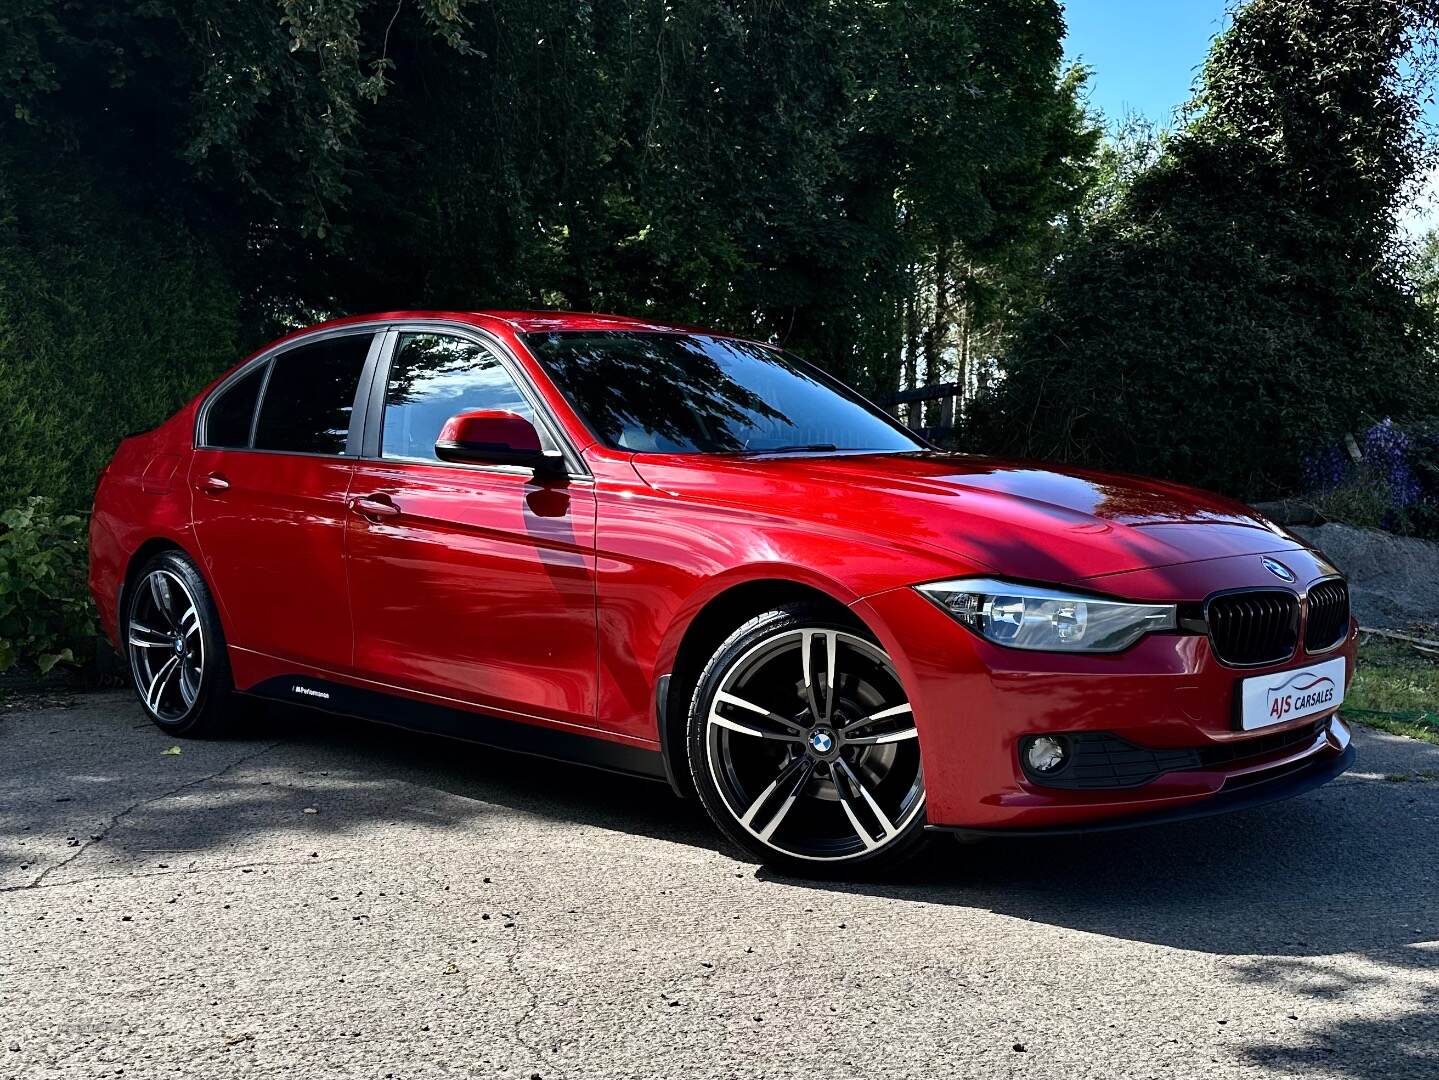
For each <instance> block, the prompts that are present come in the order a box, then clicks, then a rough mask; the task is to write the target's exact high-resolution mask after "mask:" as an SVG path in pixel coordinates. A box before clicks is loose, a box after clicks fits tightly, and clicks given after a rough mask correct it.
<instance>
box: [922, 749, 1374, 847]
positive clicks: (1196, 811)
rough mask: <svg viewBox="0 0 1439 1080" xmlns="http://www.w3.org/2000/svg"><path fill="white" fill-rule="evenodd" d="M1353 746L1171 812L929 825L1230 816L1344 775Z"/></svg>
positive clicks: (1049, 832) (979, 832)
mask: <svg viewBox="0 0 1439 1080" xmlns="http://www.w3.org/2000/svg"><path fill="white" fill-rule="evenodd" d="M1354 756H1355V755H1354V747H1353V745H1349V746H1346V747H1345V748H1344V750H1343V752H1341V753H1339V754H1337V755H1328V756H1325V757H1322V758H1317V759H1311V760H1309V761H1307V762H1304V763H1303V764H1301V765H1300V766H1299V767H1298V768H1296V769H1293V770H1289V771H1282V772H1277V773H1276V774H1275V775H1273V776H1268V777H1265V778H1264V779H1263V780H1261V781H1258V782H1256V783H1253V784H1249V785H1246V786H1243V787H1239V788H1236V789H1234V790H1232V791H1220V792H1219V794H1218V795H1211V796H1209V797H1208V798H1204V799H1200V800H1198V801H1187V802H1185V803H1183V804H1181V805H1180V806H1176V807H1174V808H1173V809H1170V810H1159V811H1155V812H1151V813H1147V814H1137V815H1135V816H1133V817H1122V818H1109V819H1106V820H1104V821H1099V822H1093V823H1090V824H1087V825H1061V826H1051V827H1049V828H1044V827H1040V828H1025V827H1023V826H1019V827H1014V828H1008V829H974V828H967V827H965V826H963V825H929V826H927V828H928V829H929V831H931V832H948V833H955V834H956V835H968V836H1072V835H1074V834H1076V833H1093V832H1115V831H1117V830H1120V829H1139V828H1144V827H1145V826H1148V825H1168V824H1171V823H1173V822H1176V821H1192V820H1194V819H1195V818H1203V817H1211V816H1213V815H1215V814H1230V813H1233V812H1235V811H1237V810H1248V809H1250V808H1252V807H1255V806H1263V805H1264V804H1266V803H1272V802H1279V801H1280V800H1282V799H1288V798H1292V797H1293V796H1295V795H1303V794H1304V793H1305V792H1306V791H1313V790H1314V789H1315V788H1317V787H1320V786H1322V785H1324V784H1327V783H1329V781H1331V780H1333V779H1334V778H1335V777H1336V776H1339V775H1340V774H1341V773H1344V772H1347V771H1348V770H1349V769H1350V768H1352V767H1353V765H1354Z"/></svg>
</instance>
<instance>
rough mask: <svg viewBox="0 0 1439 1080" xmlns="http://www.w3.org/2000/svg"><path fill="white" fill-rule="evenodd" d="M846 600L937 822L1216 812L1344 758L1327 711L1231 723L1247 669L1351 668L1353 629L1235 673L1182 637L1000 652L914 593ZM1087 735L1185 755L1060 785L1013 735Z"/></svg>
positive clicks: (1324, 774) (1067, 820)
mask: <svg viewBox="0 0 1439 1080" xmlns="http://www.w3.org/2000/svg"><path fill="white" fill-rule="evenodd" d="M854 610H855V612H856V614H858V615H859V616H860V618H862V619H863V620H864V621H865V622H866V624H867V625H869V626H870V627H871V628H872V629H874V631H875V633H876V634H877V635H878V636H879V637H880V639H881V642H882V643H883V644H884V646H885V648H886V650H887V651H888V652H889V654H890V656H891V658H892V659H893V660H894V663H895V666H896V668H897V669H898V671H899V675H900V678H901V680H902V681H903V683H904V685H905V688H906V690H907V692H908V693H909V696H910V701H911V704H912V705H913V707H914V716H915V726H916V729H917V731H918V736H919V744H920V753H921V755H922V760H923V762H924V777H925V798H926V814H927V816H928V819H929V822H930V824H931V826H933V827H936V828H941V829H947V830H950V831H956V832H971V833H979V834H986V833H1019V832H1024V833H1030V834H1043V833H1065V832H1079V831H1088V830H1095V829H1110V828H1128V827H1131V826H1132V825H1141V824H1149V823H1151V822H1156V821H1168V820H1177V819H1180V818H1184V817H1197V816H1202V815H1206V814H1213V813H1222V812H1225V811H1228V810H1237V809H1240V808H1243V807H1247V806H1253V805H1257V804H1258V803H1261V802H1267V801H1271V800H1273V799H1280V798H1285V797H1287V796H1289V795H1293V794H1297V793H1298V792H1300V791H1303V790H1308V789H1309V788H1312V787H1315V786H1317V785H1319V784H1322V783H1324V782H1325V781H1327V780H1329V779H1332V778H1333V777H1334V776H1337V775H1339V773H1341V772H1343V771H1344V770H1345V769H1347V768H1348V767H1349V763H1350V762H1351V761H1352V760H1353V753H1352V750H1351V748H1350V735H1349V729H1348V726H1347V725H1345V723H1344V722H1343V721H1342V720H1341V719H1339V718H1338V717H1337V716H1332V717H1327V718H1324V717H1321V718H1316V717H1314V716H1312V715H1311V716H1309V717H1305V718H1301V719H1299V720H1295V721H1290V722H1288V723H1285V724H1279V725H1275V726H1274V727H1271V728H1262V729H1259V730H1257V731H1242V730H1239V729H1238V726H1237V723H1236V703H1237V699H1238V696H1239V693H1240V683H1241V681H1242V680H1243V679H1244V678H1246V677H1251V676H1255V675H1266V674H1270V673H1271V672H1274V671H1285V670H1287V669H1290V668H1297V667H1303V666H1305V665H1307V664H1310V663H1314V662H1316V661H1317V660H1320V659H1325V660H1327V659H1333V658H1334V657H1336V656H1343V657H1345V658H1346V660H1347V665H1346V675H1347V677H1348V678H1350V679H1352V677H1353V672H1354V648H1355V635H1354V634H1353V633H1352V632H1351V634H1350V636H1349V638H1348V639H1347V640H1346V641H1345V642H1344V644H1343V645H1342V646H1340V648H1338V649H1337V650H1333V651H1330V652H1328V653H1326V654H1324V655H1323V656H1309V655H1305V654H1304V653H1303V652H1302V651H1301V652H1300V653H1299V654H1298V655H1296V656H1295V657H1294V658H1293V659H1292V660H1290V661H1288V662H1286V663H1284V664H1278V665H1274V666H1273V667H1271V668H1263V669H1235V668H1230V667H1226V666H1224V665H1222V664H1220V663H1219V662H1218V661H1217V660H1216V659H1215V658H1214V656H1213V655H1212V653H1211V652H1210V650H1209V642H1208V639H1207V638H1204V637H1202V636H1198V635H1193V634H1188V635H1186V634H1170V635H1158V634H1156V635H1151V636H1150V637H1148V638H1146V639H1144V640H1142V641H1140V642H1139V643H1137V644H1136V645H1135V646H1134V647H1133V648H1131V649H1129V650H1127V651H1125V652H1124V653H1120V654H1115V655H1058V654H1049V653H1025V652H1020V651H1017V650H1013V649H1005V648H1002V647H1000V646H996V645H992V644H990V643H989V642H986V641H983V640H982V639H980V638H978V637H976V636H975V635H974V634H972V633H970V632H969V631H968V630H966V629H964V628H963V627H962V626H960V625H959V624H958V623H957V622H955V621H954V620H953V619H952V618H950V617H949V616H948V615H946V614H945V613H944V612H942V611H941V610H940V609H939V608H938V607H937V606H936V605H934V604H932V603H930V602H929V601H928V600H925V599H924V598H923V597H921V596H920V595H919V594H918V593H916V592H915V591H914V590H912V589H896V590H893V591H890V592H885V593H880V594H877V595H875V596H871V597H868V598H866V599H864V600H862V601H859V602H857V603H856V604H855V605H854ZM1316 719H1319V720H1321V721H1323V722H1321V723H1319V724H1318V725H1317V726H1316ZM1306 729H1308V730H1306ZM1086 732H1093V733H1097V732H1104V733H1109V734H1112V735H1115V736H1118V737H1119V738H1121V739H1123V740H1125V741H1127V742H1128V743H1130V744H1133V746H1135V747H1141V748H1145V749H1148V750H1153V751H1157V752H1165V753H1164V754H1163V757H1164V759H1165V760H1166V761H1167V762H1172V761H1175V760H1179V761H1181V762H1183V763H1184V764H1182V766H1181V767H1178V768H1174V767H1171V768H1169V770H1168V771H1164V772H1161V773H1160V774H1159V775H1156V776H1154V777H1153V778H1152V779H1147V780H1145V781H1144V782H1141V783H1134V784H1131V785H1130V786H1123V787H1120V786H1114V787H1086V788H1084V789H1078V790H1076V789H1072V788H1069V789H1066V788H1059V787H1054V786H1046V785H1043V784H1040V783H1036V782H1033V781H1031V779H1030V778H1029V777H1027V776H1026V775H1025V773H1024V771H1023V769H1022V768H1021V765H1020V759H1019V745H1020V740H1021V739H1022V738H1023V737H1024V736H1026V735H1036V734H1045V733H1069V734H1073V733H1086ZM1171 751H1177V752H1179V753H1177V754H1172V753H1168V752H1171Z"/></svg>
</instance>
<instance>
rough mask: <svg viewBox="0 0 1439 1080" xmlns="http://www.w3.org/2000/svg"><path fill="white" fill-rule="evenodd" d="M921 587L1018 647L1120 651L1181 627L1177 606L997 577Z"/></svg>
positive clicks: (987, 633)
mask: <svg viewBox="0 0 1439 1080" xmlns="http://www.w3.org/2000/svg"><path fill="white" fill-rule="evenodd" d="M915 588H916V589H918V590H919V591H920V592H921V593H923V594H924V595H925V596H927V597H929V599H931V600H933V601H934V602H935V603H936V604H938V605H939V606H940V607H942V608H943V609H944V610H945V611H947V612H949V614H951V615H953V616H954V617H955V618H956V619H958V620H959V621H960V622H961V623H963V624H964V625H965V626H967V627H969V628H970V629H971V630H973V631H974V632H975V633H976V634H979V635H980V636H981V637H983V638H985V639H987V640H989V641H992V642H994V643H995V644H996V645H1008V646H1009V647H1010V648H1012V649H1037V650H1042V651H1045V652H1105V653H1107V652H1119V651H1120V650H1121V649H1127V648H1129V646H1131V645H1133V644H1134V643H1135V642H1136V641H1138V640H1139V639H1140V638H1141V637H1143V636H1144V635H1145V634H1149V633H1153V632H1154V631H1156V630H1174V629H1176V628H1177V627H1178V625H1179V611H1178V608H1177V607H1176V605H1174V604H1128V603H1125V602H1124V601H1122V600H1107V599H1105V598H1103V597H1097V596H1086V595H1085V594H1084V593H1071V592H1065V591H1063V590H1061V589H1047V588H1044V587H1043V586H1040V585H1016V584H1014V583H1012V582H1008V581H996V580H994V579H992V578H957V579H955V580H954V581H936V582H934V583H933V584H930V585H916V586H915Z"/></svg>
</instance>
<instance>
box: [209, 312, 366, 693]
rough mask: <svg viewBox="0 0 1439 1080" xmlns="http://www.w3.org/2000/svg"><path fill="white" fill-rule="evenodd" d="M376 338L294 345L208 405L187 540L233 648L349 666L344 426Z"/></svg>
mask: <svg viewBox="0 0 1439 1080" xmlns="http://www.w3.org/2000/svg"><path fill="white" fill-rule="evenodd" d="M374 336H375V335H374V333H373V332H372V331H369V330H366V331H363V332H360V333H341V334H337V335H327V336H325V337H323V338H321V339H320V340H317V341H312V342H307V341H303V340H302V341H301V342H300V343H298V344H297V345H295V346H293V347H290V348H287V349H285V350H284V351H282V352H279V353H277V354H275V355H274V356H273V357H271V358H270V359H268V360H266V361H264V362H261V363H258V364H256V365H253V366H252V367H251V368H249V369H246V370H245V371H243V372H242V373H241V374H240V375H239V376H238V377H237V378H235V379H233V380H232V381H231V382H230V383H228V384H227V385H225V386H222V387H221V388H220V389H219V390H218V391H217V393H216V395H215V397H214V398H212V399H211V400H210V401H209V402H208V403H207V405H206V410H205V414H204V416H203V417H202V420H201V431H202V433H201V438H200V448H199V449H198V450H197V451H196V452H195V455H194V457H193V459H192V462H191V467H190V483H191V487H192V488H193V491H194V494H193V504H192V505H193V515H194V522H195V535H196V540H197V544H198V547H199V551H200V556H201V558H202V560H203V562H204V566H205V573H206V575H207V577H208V580H209V581H210V583H211V584H212V585H213V586H214V592H215V594H216V597H217V600H218V602H219V603H220V605H221V614H222V619H223V622H224V627H225V634H226V638H227V643H228V644H229V645H230V646H231V648H234V649H244V650H249V651H251V652H256V653H261V654H263V655H266V656H271V657H277V658H279V659H282V660H286V661H293V662H297V663H299V664H303V665H310V666H314V667H321V668H326V669H332V670H334V669H345V668H347V667H348V666H349V664H350V656H351V651H352V648H353V644H354V642H353V636H352V631H351V625H350V613H349V595H348V590H347V588H346V581H345V558H344V541H345V533H344V529H345V520H346V514H347V510H346V498H347V496H348V494H349V488H350V477H351V473H352V471H353V469H354V462H355V454H354V453H350V452H349V451H350V450H351V449H353V450H354V451H355V452H358V439H356V440H355V441H354V444H353V447H352V445H351V438H350V418H351V417H352V416H353V415H354V410H355V405H356V399H357V397H358V394H359V387H360V383H361V374H362V372H363V369H364V366H365V362H366V357H367V354H368V352H369V350H370V348H371V343H372V341H373V339H374ZM257 401H258V406H259V408H258V415H256V403H257Z"/></svg>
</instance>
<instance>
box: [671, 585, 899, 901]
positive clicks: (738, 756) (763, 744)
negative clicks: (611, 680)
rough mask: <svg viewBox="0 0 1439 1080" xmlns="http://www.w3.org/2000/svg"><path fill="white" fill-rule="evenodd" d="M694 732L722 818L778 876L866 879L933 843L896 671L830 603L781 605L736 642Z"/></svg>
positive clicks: (695, 773) (702, 698)
mask: <svg viewBox="0 0 1439 1080" xmlns="http://www.w3.org/2000/svg"><path fill="white" fill-rule="evenodd" d="M688 736H689V737H688V749H689V767H690V774H691V777H692V778H693V780H694V785H695V788H696V790H697V791H698V793H699V796H700V801H701V802H702V803H703V804H704V807H705V809H706V810H707V811H708V812H709V815H710V817H711V818H713V819H714V821H715V824H716V825H718V826H719V828H720V829H721V830H722V831H723V832H724V833H725V835H726V836H728V837H729V838H730V839H731V840H733V841H734V842H735V843H736V844H738V845H739V846H740V847H742V848H744V849H745V850H746V851H748V852H749V853H751V854H752V855H753V856H755V858H757V859H758V860H759V861H761V862H764V863H766V864H768V865H770V866H772V867H774V868H776V869H780V870H783V871H785V872H787V873H793V874H797V875H804V876H824V877H842V876H864V875H867V874H869V873H872V872H875V871H878V870H880V869H892V868H893V867H895V866H896V865H898V864H899V863H900V862H903V861H906V860H908V859H909V858H912V857H913V856H914V855H915V854H916V853H917V852H918V851H919V850H920V848H921V847H922V845H923V843H924V840H925V834H924V825H925V817H924V774H923V771H922V770H921V768H920V757H919V740H918V739H917V737H916V731H915V726H914V717H913V715H912V713H911V711H910V706H909V699H908V697H907V696H906V694H905V692H904V687H903V686H902V685H901V684H900V681H899V677H898V675H897V674H896V673H895V669H894V664H893V663H892V662H891V661H890V658H889V656H888V655H887V654H886V653H885V652H884V650H883V649H882V648H881V647H880V646H879V644H878V643H877V642H876V641H875V640H874V639H873V638H872V637H871V636H870V635H869V634H868V633H867V632H866V631H865V630H864V629H863V628H862V627H860V626H858V625H856V624H852V623H844V622H839V621H836V619H835V618H834V616H833V615H832V614H831V613H829V612H827V611H825V610H823V609H821V608H817V607H809V606H804V605H794V606H789V607H783V608H778V609H776V610H774V611H769V612H766V613H765V614H763V615H759V616H756V617H755V618H753V619H751V620H750V621H749V622H747V623H745V624H744V625H743V626H741V627H740V628H739V629H737V630H736V631H735V632H734V633H733V634H731V635H730V636H729V638H727V639H726V640H725V641H724V643H723V644H721V645H720V647H719V649H718V650H717V651H716V652H715V654H714V656H713V657H712V658H711V659H710V661H709V664H708V665H707V666H706V667H705V669H704V672H703V673H702V674H701V675H700V678H699V681H698V684H697V686H696V689H695V695H694V699H693V701H692V703H691V706H690V713H689V730H688Z"/></svg>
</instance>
